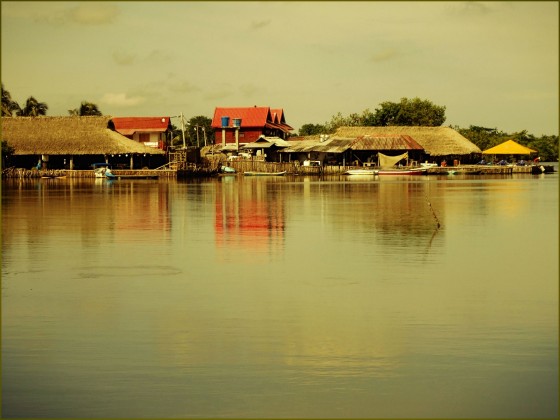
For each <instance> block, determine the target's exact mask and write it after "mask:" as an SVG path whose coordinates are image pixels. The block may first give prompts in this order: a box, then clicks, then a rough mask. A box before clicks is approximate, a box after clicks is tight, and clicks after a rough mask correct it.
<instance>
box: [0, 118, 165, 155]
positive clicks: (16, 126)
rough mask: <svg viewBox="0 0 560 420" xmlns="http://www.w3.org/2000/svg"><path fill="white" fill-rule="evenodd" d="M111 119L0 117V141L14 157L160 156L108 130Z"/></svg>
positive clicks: (156, 150)
mask: <svg viewBox="0 0 560 420" xmlns="http://www.w3.org/2000/svg"><path fill="white" fill-rule="evenodd" d="M110 121H111V117H110V116H100V117H98V116H95V117H93V116H91V117H89V116H88V117H70V116H69V117H2V140H5V141H7V142H8V144H9V145H10V146H12V147H13V148H14V155H52V156H55V155H111V154H126V153H128V154H134V153H137V154H146V155H163V154H165V152H164V151H163V150H160V149H156V148H152V147H147V146H144V144H142V143H139V142H136V141H134V140H130V139H128V138H126V137H125V136H123V135H121V134H119V133H117V132H116V131H114V130H112V129H111V128H109V127H110V126H111V124H110Z"/></svg>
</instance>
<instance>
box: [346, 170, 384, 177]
mask: <svg viewBox="0 0 560 420" xmlns="http://www.w3.org/2000/svg"><path fill="white" fill-rule="evenodd" d="M344 174H345V175H374V176H375V175H379V171H378V170H377V169H348V170H347V171H346V172H344Z"/></svg>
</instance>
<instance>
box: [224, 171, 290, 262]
mask: <svg viewBox="0 0 560 420" xmlns="http://www.w3.org/2000/svg"><path fill="white" fill-rule="evenodd" d="M227 179H228V178H223V180H224V182H222V183H220V184H219V185H220V187H219V189H218V196H217V198H216V220H215V232H216V244H217V246H219V247H221V246H227V247H228V248H243V249H245V250H246V249H251V250H255V251H259V252H263V251H271V250H273V249H274V248H275V247H276V246H277V245H278V244H279V243H281V242H282V241H283V239H284V229H285V226H284V223H285V221H284V219H285V215H284V202H283V197H282V196H281V195H277V194H276V192H277V191H275V193H274V194H273V193H272V192H271V191H269V190H268V186H269V185H271V184H270V183H269V182H266V181H268V180H265V179H254V180H251V181H249V182H232V183H229V182H225V181H227Z"/></svg>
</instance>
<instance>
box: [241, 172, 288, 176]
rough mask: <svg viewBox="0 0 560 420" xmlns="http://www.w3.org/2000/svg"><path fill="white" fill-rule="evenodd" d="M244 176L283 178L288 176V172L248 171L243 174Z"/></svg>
mask: <svg viewBox="0 0 560 420" xmlns="http://www.w3.org/2000/svg"><path fill="white" fill-rule="evenodd" d="M243 175H248V176H282V175H286V171H282V172H255V171H247V172H243Z"/></svg>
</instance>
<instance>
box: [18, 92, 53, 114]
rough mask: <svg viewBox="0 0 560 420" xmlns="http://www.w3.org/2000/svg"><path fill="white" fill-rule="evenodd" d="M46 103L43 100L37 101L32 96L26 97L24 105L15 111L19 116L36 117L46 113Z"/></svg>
mask: <svg viewBox="0 0 560 420" xmlns="http://www.w3.org/2000/svg"><path fill="white" fill-rule="evenodd" d="M47 109H49V107H48V105H47V104H46V103H45V102H39V101H37V99H35V98H34V97H33V96H30V97H29V98H27V102H26V103H25V107H24V108H23V109H21V110H18V111H17V112H16V113H17V115H19V116H21V117H38V116H39V115H47Z"/></svg>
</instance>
